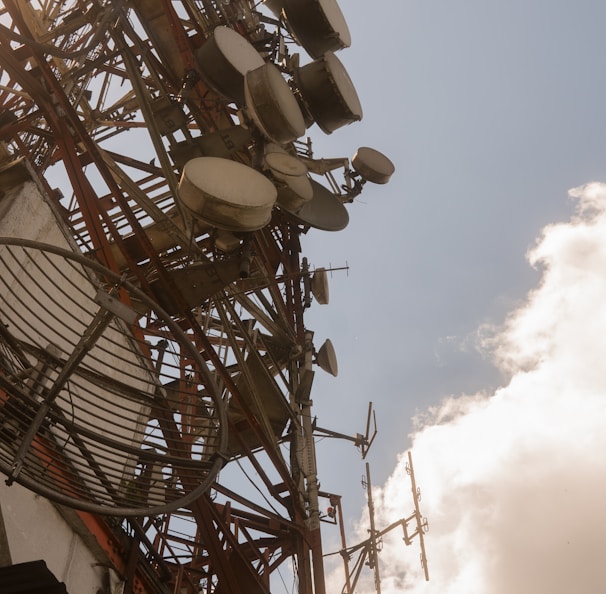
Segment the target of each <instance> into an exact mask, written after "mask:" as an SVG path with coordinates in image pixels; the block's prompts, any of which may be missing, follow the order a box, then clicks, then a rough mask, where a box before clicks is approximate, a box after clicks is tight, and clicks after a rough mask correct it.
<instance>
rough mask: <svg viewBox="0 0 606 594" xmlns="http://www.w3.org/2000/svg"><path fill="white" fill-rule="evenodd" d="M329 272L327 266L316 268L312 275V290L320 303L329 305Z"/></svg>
mask: <svg viewBox="0 0 606 594" xmlns="http://www.w3.org/2000/svg"><path fill="white" fill-rule="evenodd" d="M328 290H329V289H328V273H327V272H326V268H316V270H315V271H314V274H313V276H312V277H311V292H312V294H313V296H314V297H315V298H316V301H317V302H318V303H319V304H320V305H328V298H329V295H328Z"/></svg>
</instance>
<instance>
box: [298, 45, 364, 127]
mask: <svg viewBox="0 0 606 594" xmlns="http://www.w3.org/2000/svg"><path fill="white" fill-rule="evenodd" d="M295 80H296V82H297V85H298V87H299V91H300V93H301V97H302V99H303V103H304V107H305V108H306V109H307V111H308V112H309V114H310V115H311V117H312V118H313V119H314V120H315V122H316V124H318V126H319V127H320V129H321V130H322V131H323V132H325V133H326V134H331V133H332V132H334V131H335V130H337V129H338V128H341V127H342V126H345V125H347V124H351V123H352V122H357V121H359V120H361V119H362V105H361V104H360V99H359V98H358V93H357V92H356V88H355V87H354V84H353V82H352V81H351V78H350V77H349V74H348V73H347V70H346V69H345V66H343V63H342V62H341V60H339V58H337V56H335V55H334V54H333V53H332V52H326V53H325V54H324V55H323V56H322V57H321V58H318V59H317V60H314V61H313V62H310V63H309V64H305V66H301V68H298V69H297V70H296V71H295Z"/></svg>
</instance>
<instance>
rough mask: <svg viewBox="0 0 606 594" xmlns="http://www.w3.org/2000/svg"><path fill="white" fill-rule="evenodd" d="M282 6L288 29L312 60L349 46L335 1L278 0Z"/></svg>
mask: <svg viewBox="0 0 606 594" xmlns="http://www.w3.org/2000/svg"><path fill="white" fill-rule="evenodd" d="M282 4H283V7H284V14H285V15H286V23H287V25H288V28H289V29H290V30H291V32H292V33H293V35H294V37H295V38H296V41H298V42H299V43H300V44H301V45H302V46H303V47H304V48H305V50H306V51H307V53H308V54H309V55H310V56H311V57H312V58H319V57H320V56H321V55H322V54H323V53H324V52H328V51H333V52H336V51H337V50H340V49H343V48H345V47H349V46H350V45H351V35H350V33H349V27H348V26H347V22H346V21H345V17H344V16H343V13H342V12H341V9H340V8H339V4H338V3H337V1H336V0H282ZM274 10H275V8H274Z"/></svg>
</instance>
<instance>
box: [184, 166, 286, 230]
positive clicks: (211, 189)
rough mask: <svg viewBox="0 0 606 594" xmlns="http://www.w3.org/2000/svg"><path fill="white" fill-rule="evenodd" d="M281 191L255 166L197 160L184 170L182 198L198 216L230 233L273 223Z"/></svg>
mask: <svg viewBox="0 0 606 594" xmlns="http://www.w3.org/2000/svg"><path fill="white" fill-rule="evenodd" d="M276 197H277V190H276V187H275V186H274V184H272V183H271V181H270V180H269V179H267V178H266V177H265V176H264V175H263V174H261V173H259V172H258V171H256V170H255V169H253V168H252V167H249V166H248V165H244V164H242V163H238V162H237V161H231V160H230V159H221V158H219V157H197V158H195V159H191V160H190V161H188V162H187V163H186V164H185V166H184V167H183V173H182V174H181V180H180V182H179V198H180V200H181V202H182V203H183V205H184V206H185V207H186V208H188V209H189V210H190V211H191V213H192V215H193V216H194V217H197V218H199V219H201V220H203V221H205V222H206V223H209V224H210V225H212V226H213V227H218V228H219V229H225V230H226V231H242V232H244V231H256V230H257V229H261V227H264V226H265V225H267V223H269V221H270V219H271V211H272V208H273V206H274V204H275V203H276Z"/></svg>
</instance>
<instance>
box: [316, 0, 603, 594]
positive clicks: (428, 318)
mask: <svg viewBox="0 0 606 594" xmlns="http://www.w3.org/2000/svg"><path fill="white" fill-rule="evenodd" d="M340 5H341V8H342V10H343V12H344V14H345V16H346V18H347V22H348V24H349V27H350V30H351V33H352V45H351V47H350V48H347V49H346V50H343V51H342V52H340V54H339V57H340V59H341V60H342V61H343V63H344V64H345V65H346V67H347V69H348V72H349V74H350V75H351V77H352V80H353V81H354V83H355V85H356V88H357V90H358V94H359V96H360V99H361V102H362V105H363V108H364V119H363V120H362V122H360V123H356V124H353V125H351V126H348V127H346V128H343V129H340V130H338V131H336V132H334V133H333V134H332V135H331V136H323V135H322V134H321V133H320V131H319V130H316V129H314V128H312V129H311V130H310V136H312V139H313V141H314V147H315V150H316V154H317V155H318V156H327V157H332V156H351V155H353V153H354V152H355V149H356V148H357V147H358V146H371V147H373V148H376V149H378V150H381V151H382V152H384V153H385V154H386V155H388V156H389V157H390V158H391V159H392V161H393V162H394V164H395V165H396V173H395V174H394V176H393V178H392V180H391V181H390V183H389V184H388V185H386V186H371V184H367V186H366V187H365V190H364V192H363V194H362V196H361V197H360V198H359V199H358V200H357V202H356V203H354V204H353V205H351V206H350V207H349V210H350V215H351V222H350V224H349V226H348V227H347V229H345V230H344V231H341V232H339V233H335V234H331V233H323V232H320V231H313V230H312V231H310V233H309V234H308V236H307V237H306V238H305V241H304V254H305V255H306V256H307V257H308V258H309V259H310V261H311V263H312V265H315V266H327V265H332V266H335V267H339V266H343V265H345V264H347V265H348V266H349V271H348V272H347V273H345V272H339V271H335V272H334V273H333V275H332V278H331V286H330V289H331V300H330V304H329V305H328V306H322V305H318V304H314V305H313V306H312V309H311V311H310V312H309V314H308V317H307V321H308V325H309V326H310V327H311V328H312V329H313V330H315V331H316V336H317V343H318V344H321V342H322V341H323V340H324V338H326V337H329V338H331V340H332V342H333V344H334V346H335V349H336V352H337V356H338V359H339V377H338V378H332V377H330V376H328V375H327V374H322V373H320V372H318V374H317V377H316V380H315V387H314V392H313V397H314V404H315V407H314V408H315V412H316V414H317V415H318V425H320V426H323V427H331V428H333V429H335V430H339V431H342V432H344V433H347V434H351V435H353V434H354V433H357V432H360V433H363V431H364V427H365V421H366V410H367V406H368V402H369V401H372V402H373V403H374V407H375V409H376V413H377V420H378V425H379V433H378V435H377V438H376V440H375V442H374V444H373V446H372V449H371V451H370V453H369V455H368V457H367V460H368V461H369V463H370V465H371V473H372V477H373V485H375V489H374V490H373V493H374V494H375V495H374V497H375V504H376V506H377V518H378V519H377V525H378V527H379V528H380V527H382V526H385V525H387V524H389V523H390V522H391V521H394V520H395V519H398V518H401V517H404V516H408V515H409V513H410V511H411V510H412V509H413V504H412V500H411V498H410V483H409V479H408V477H407V475H406V474H405V472H404V463H405V454H406V452H407V451H408V450H409V449H411V448H412V452H413V458H414V464H415V473H416V475H417V483H418V485H419V486H420V487H421V489H422V494H423V498H422V501H421V511H422V513H423V514H424V515H425V516H427V518H428V520H429V526H430V531H429V533H428V534H427V537H426V547H427V555H428V559H429V573H430V578H431V579H430V582H429V583H427V584H425V583H424V581H423V579H422V576H421V574H420V573H419V571H420V567H419V563H418V555H419V551H418V547H417V546H415V545H413V546H411V547H408V548H406V547H405V546H404V544H403V543H402V541H401V534H399V533H398V534H396V535H395V536H394V538H395V542H394V543H389V542H388V541H387V540H386V541H385V544H384V549H383V552H382V553H381V559H382V562H381V568H382V576H383V581H382V590H383V592H384V593H385V592H389V593H391V592H402V591H410V592H419V593H425V592H427V593H433V592H446V593H450V594H459V593H460V594H463V593H465V594H470V593H474V592H478V593H480V592H482V593H483V594H500V592H505V591H511V590H512V589H515V591H519V592H522V593H529V594H530V593H533V594H535V593H536V592H550V593H554V592H555V593H556V594H559V593H560V592H561V593H562V594H564V593H569V592H571V591H579V592H580V591H582V592H584V593H588V594H593V593H594V592H595V593H596V594H597V593H598V592H601V591H603V587H601V584H603V583H604V581H605V578H606V576H605V575H604V570H603V569H601V568H600V563H599V558H598V553H599V548H598V545H599V540H598V539H599V534H600V531H602V532H603V528H604V526H602V524H603V521H602V520H601V518H602V517H604V513H603V510H602V509H600V501H603V500H604V489H605V486H604V478H603V476H604V472H603V471H604V468H603V466H604V464H603V462H602V461H601V459H600V455H599V452H600V451H601V446H602V445H603V444H602V443H601V441H602V439H603V438H602V437H601V436H600V433H601V431H600V428H601V427H602V426H603V423H604V420H606V419H604V417H605V415H606V412H605V404H604V403H603V397H602V394H601V392H600V387H601V386H602V385H605V384H606V378H604V375H603V373H602V371H601V369H600V366H599V361H600V354H601V350H602V349H603V346H602V344H601V341H600V338H601V335H603V331H602V327H601V324H602V323H603V322H602V321H601V307H600V306H601V302H603V291H604V286H603V284H602V282H601V278H600V275H601V273H602V269H603V261H602V258H603V257H604V255H603V254H604V248H605V246H603V245H602V243H603V241H604V240H602V239H601V237H606V234H605V233H604V230H603V229H602V225H604V187H603V186H600V185H591V184H592V182H600V181H604V182H606V144H605V142H604V138H606V135H605V132H606V130H605V128H606V121H605V119H604V117H603V105H604V99H605V97H604V95H605V89H606V85H605V82H606V80H605V77H606V74H605V71H604V68H603V65H602V57H603V56H604V55H606V51H605V50H606V40H605V38H604V36H603V31H602V24H603V23H604V22H605V19H606V5H604V4H603V3H600V2H597V1H589V0H581V1H578V2H574V3H572V2H563V1H551V2H548V1H543V0H526V1H521V0H513V1H511V2H507V3H503V2H496V1H480V0H477V1H474V0H467V1H462V2H457V3H451V2H446V1H442V0H434V1H424V2H420V1H412V0H393V1H392V0H377V1H376V2H374V3H373V5H372V10H369V8H368V3H366V2H362V1H356V0H349V1H348V2H345V0H343V1H342V2H341V3H340ZM600 236H601V237H600ZM602 433H603V432H602ZM318 452H319V456H318V458H319V463H320V479H321V486H322V488H323V489H325V490H328V491H333V492H338V493H341V494H342V495H344V500H343V506H344V507H343V509H344V512H345V514H346V524H347V528H348V530H349V531H350V533H351V536H350V537H348V538H349V544H353V543H354V542H355V541H356V538H358V539H360V540H363V539H364V538H366V536H367V532H366V530H367V528H368V521H367V518H366V516H365V506H366V504H365V491H364V489H363V488H362V486H361V485H360V478H361V477H362V475H363V473H364V464H363V462H362V461H361V460H360V457H359V455H358V454H357V453H356V451H355V448H353V446H352V445H351V443H349V442H347V441H342V442H337V441H335V440H327V439H326V440H323V441H321V442H319V443H318ZM377 501H378V504H377ZM356 527H357V529H358V533H357V534H356V533H355V530H356ZM396 532H397V531H396ZM325 535H326V537H325V542H326V543H327V544H326V549H327V550H336V549H337V548H338V547H339V544H338V535H336V534H335V531H334V530H333V531H332V532H331V531H330V529H327V530H325ZM331 547H333V548H332V549H331ZM390 570H393V575H390ZM364 575H366V577H367V578H370V577H371V576H370V572H368V571H367V572H366V573H365V574H364ZM403 576H406V577H403ZM334 579H335V580H336V581H335V582H334V584H339V583H340V584H341V585H342V583H343V580H342V576H341V582H339V578H337V577H336V578H334ZM339 587H340V586H339ZM335 591H338V590H337V588H336V585H335ZM357 591H358V592H359V593H362V594H367V593H370V592H374V588H373V587H372V584H371V583H370V582H369V583H366V584H365V585H360V586H359V589H358V590H357Z"/></svg>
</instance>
